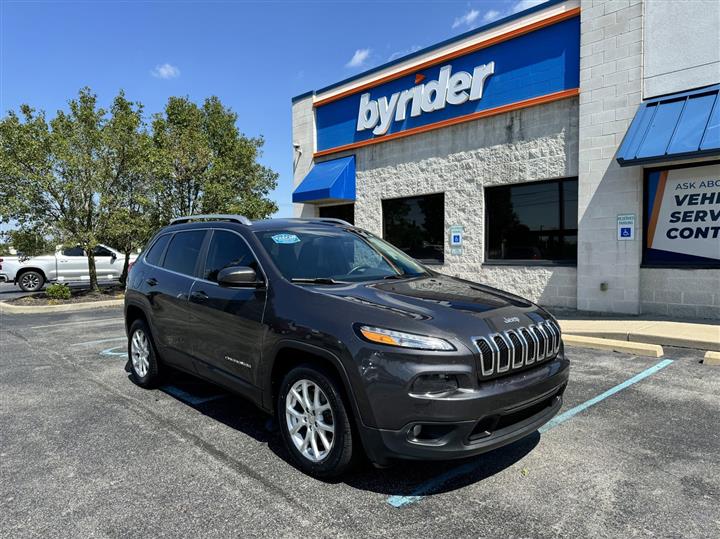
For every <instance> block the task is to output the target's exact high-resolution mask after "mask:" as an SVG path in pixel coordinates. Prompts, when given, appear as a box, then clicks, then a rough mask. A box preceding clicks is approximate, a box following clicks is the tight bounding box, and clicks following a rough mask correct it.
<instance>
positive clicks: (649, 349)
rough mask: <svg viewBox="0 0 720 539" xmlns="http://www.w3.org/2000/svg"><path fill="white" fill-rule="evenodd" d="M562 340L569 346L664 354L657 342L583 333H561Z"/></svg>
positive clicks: (657, 355)
mask: <svg viewBox="0 0 720 539" xmlns="http://www.w3.org/2000/svg"><path fill="white" fill-rule="evenodd" d="M563 342H564V343H565V344H567V345H570V346H581V347H583V348H595V349H598V350H612V351H614V352H624V353H627V354H635V355H636V356H647V357H662V356H663V354H664V351H663V348H662V346H660V345H659V344H646V343H639V342H630V341H618V340H613V339H601V338H599V337H585V336H583V335H568V334H564V335H563Z"/></svg>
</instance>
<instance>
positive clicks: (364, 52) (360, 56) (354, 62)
mask: <svg viewBox="0 0 720 539" xmlns="http://www.w3.org/2000/svg"><path fill="white" fill-rule="evenodd" d="M368 56H370V49H358V50H356V51H355V54H353V57H352V58H350V61H349V62H348V63H347V64H345V67H362V66H363V65H365V61H366V60H367V59H368Z"/></svg>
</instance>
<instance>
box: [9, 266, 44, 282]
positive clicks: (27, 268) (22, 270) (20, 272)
mask: <svg viewBox="0 0 720 539" xmlns="http://www.w3.org/2000/svg"><path fill="white" fill-rule="evenodd" d="M28 271H37V272H38V273H39V274H40V275H42V278H43V280H44V281H45V282H48V278H47V274H46V273H45V271H44V270H43V269H42V268H39V267H35V266H23V267H22V268H20V269H19V270H17V272H15V282H16V283H17V282H18V281H19V280H20V277H21V276H22V275H23V273H27V272H28Z"/></svg>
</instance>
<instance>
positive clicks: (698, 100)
mask: <svg viewBox="0 0 720 539" xmlns="http://www.w3.org/2000/svg"><path fill="white" fill-rule="evenodd" d="M719 93H720V84H716V85H714V86H708V87H706V88H701V89H699V90H692V91H690V92H681V93H678V94H672V95H666V96H663V97H656V98H653V99H648V100H646V101H644V102H643V103H642V104H641V105H640V108H639V109H638V111H637V113H635V118H633V121H632V124H630V128H629V129H628V132H627V133H626V134H625V138H624V139H623V142H622V144H621V145H620V150H618V154H617V162H618V163H619V164H620V166H628V165H640V164H644V163H653V162H659V161H671V160H673V159H688V158H693V157H703V156H706V155H715V154H720V97H718V94H719Z"/></svg>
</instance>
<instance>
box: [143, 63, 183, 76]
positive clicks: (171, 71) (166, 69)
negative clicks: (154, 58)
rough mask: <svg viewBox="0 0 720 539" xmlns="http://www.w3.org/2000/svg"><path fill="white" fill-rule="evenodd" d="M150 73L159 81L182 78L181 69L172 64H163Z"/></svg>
mask: <svg viewBox="0 0 720 539" xmlns="http://www.w3.org/2000/svg"><path fill="white" fill-rule="evenodd" d="M150 73H152V76H153V77H155V78H158V79H174V78H176V77H179V76H180V69H179V68H178V67H177V66H174V65H171V64H162V65H157V66H155V69H153V70H152V71H151V72H150Z"/></svg>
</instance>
